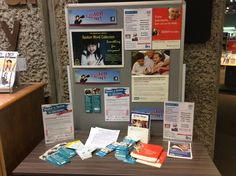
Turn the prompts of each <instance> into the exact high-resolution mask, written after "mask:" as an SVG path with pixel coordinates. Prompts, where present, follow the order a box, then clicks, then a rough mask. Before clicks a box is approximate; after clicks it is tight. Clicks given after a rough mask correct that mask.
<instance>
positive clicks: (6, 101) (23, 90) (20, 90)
mask: <svg viewBox="0 0 236 176" xmlns="http://www.w3.org/2000/svg"><path fill="white" fill-rule="evenodd" d="M43 86H44V84H43V83H34V84H22V85H20V86H19V87H17V88H15V89H14V91H13V93H0V110H1V109H4V108H5V107H7V106H9V105H11V104H12V103H15V102H16V101H17V100H19V99H21V98H22V97H24V96H26V95H27V94H29V93H31V92H33V91H34V90H36V89H39V88H41V87H43Z"/></svg>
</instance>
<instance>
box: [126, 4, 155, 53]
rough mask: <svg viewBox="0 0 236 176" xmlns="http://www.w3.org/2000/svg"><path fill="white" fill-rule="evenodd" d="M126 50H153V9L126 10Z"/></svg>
mask: <svg viewBox="0 0 236 176" xmlns="http://www.w3.org/2000/svg"><path fill="white" fill-rule="evenodd" d="M124 31H125V49H126V50H138V49H151V40H152V9H151V8H142V9H124Z"/></svg>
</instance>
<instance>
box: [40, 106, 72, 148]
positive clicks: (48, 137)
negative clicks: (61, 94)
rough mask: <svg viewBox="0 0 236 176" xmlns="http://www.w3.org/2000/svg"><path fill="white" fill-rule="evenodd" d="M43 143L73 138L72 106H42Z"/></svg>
mask: <svg viewBox="0 0 236 176" xmlns="http://www.w3.org/2000/svg"><path fill="white" fill-rule="evenodd" d="M42 114H43V125H44V136H45V143H46V144H48V143H54V142H58V141H62V140H66V139H73V138H74V121H73V112H72V106H71V104H69V103H60V104H45V105H42Z"/></svg>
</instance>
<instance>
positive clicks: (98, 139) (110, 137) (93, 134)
mask: <svg viewBox="0 0 236 176" xmlns="http://www.w3.org/2000/svg"><path fill="white" fill-rule="evenodd" d="M119 133H120V130H110V129H105V128H98V127H95V128H94V127H92V128H91V130H90V134H89V137H88V139H87V141H86V143H85V146H86V147H94V148H96V149H100V148H105V147H106V146H107V145H109V144H111V143H113V142H116V141H117V139H118V136H119Z"/></svg>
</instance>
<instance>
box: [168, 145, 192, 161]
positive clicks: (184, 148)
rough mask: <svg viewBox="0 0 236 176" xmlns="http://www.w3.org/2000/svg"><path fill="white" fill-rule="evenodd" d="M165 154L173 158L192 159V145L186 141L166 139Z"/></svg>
mask: <svg viewBox="0 0 236 176" xmlns="http://www.w3.org/2000/svg"><path fill="white" fill-rule="evenodd" d="M167 156H169V157H174V158H183V159H192V158H193V157H192V147H191V143H188V142H177V141H175V142H174V141H168V152H167Z"/></svg>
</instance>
